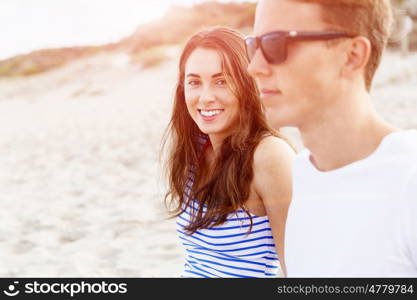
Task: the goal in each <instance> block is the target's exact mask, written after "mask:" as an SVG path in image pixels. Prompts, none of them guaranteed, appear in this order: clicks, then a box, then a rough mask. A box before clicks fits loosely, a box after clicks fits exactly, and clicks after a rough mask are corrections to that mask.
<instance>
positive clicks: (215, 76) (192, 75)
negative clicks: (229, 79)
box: [186, 73, 223, 78]
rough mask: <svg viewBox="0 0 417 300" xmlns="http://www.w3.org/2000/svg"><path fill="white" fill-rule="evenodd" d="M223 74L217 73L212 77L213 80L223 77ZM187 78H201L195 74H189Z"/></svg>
mask: <svg viewBox="0 0 417 300" xmlns="http://www.w3.org/2000/svg"><path fill="white" fill-rule="evenodd" d="M222 76H223V73H216V74H213V75H211V78H217V77H222ZM186 77H200V75H198V74H195V73H188V74H187V76H186Z"/></svg>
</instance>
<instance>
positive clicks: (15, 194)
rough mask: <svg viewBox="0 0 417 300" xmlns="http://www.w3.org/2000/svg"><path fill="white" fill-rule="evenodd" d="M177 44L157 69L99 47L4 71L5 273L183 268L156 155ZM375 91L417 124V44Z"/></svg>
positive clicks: (0, 105)
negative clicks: (27, 71) (52, 63)
mask: <svg viewBox="0 0 417 300" xmlns="http://www.w3.org/2000/svg"><path fill="white" fill-rule="evenodd" d="M169 50H170V51H169V58H168V59H167V60H166V61H165V62H163V63H162V64H161V65H159V66H157V67H155V68H151V69H142V68H141V67H140V66H138V65H132V64H130V61H129V57H128V55H127V54H126V53H107V54H106V53H102V54H98V55H96V56H93V57H89V58H84V59H80V60H77V61H74V62H72V63H70V64H68V65H66V66H64V67H61V68H59V69H55V70H52V71H49V72H47V73H43V74H40V75H36V76H32V77H27V78H10V79H0V203H1V207H2V209H1V210H0V257H1V260H0V276H2V277H9V276H10V277H14V276H16V277H178V276H179V275H180V273H181V270H182V264H183V257H184V251H183V249H182V246H181V244H180V241H179V240H178V238H177V235H176V232H175V226H174V225H175V220H172V219H171V220H167V219H166V218H167V213H166V210H165V208H164V206H163V196H164V194H165V183H164V180H163V175H162V171H163V170H162V169H163V168H162V166H161V165H160V163H159V160H158V158H159V150H160V142H161V137H162V133H163V131H164V129H165V127H166V125H167V123H168V120H169V117H170V110H171V104H172V96H173V89H174V84H175V80H176V76H177V74H176V72H177V70H176V68H177V59H178V49H176V48H172V49H169ZM372 95H373V98H374V102H375V106H376V108H377V110H378V111H379V112H380V113H381V114H382V115H383V116H384V117H385V118H386V119H387V120H388V121H389V122H391V123H393V124H394V125H396V126H398V127H401V128H403V129H410V128H414V129H417V96H416V95H417V53H412V54H410V55H409V56H407V57H401V56H400V55H399V54H398V53H394V52H388V53H386V55H385V57H384V59H383V63H382V66H381V68H380V70H379V71H378V73H377V76H376V80H375V83H374V90H373V92H372ZM283 131H284V132H285V133H286V134H288V135H289V136H290V139H291V140H292V141H293V142H294V143H295V144H296V146H297V148H298V149H301V148H302V144H301V142H300V139H299V135H298V133H297V131H296V130H294V129H290V128H289V129H288V128H285V129H284V130H283Z"/></svg>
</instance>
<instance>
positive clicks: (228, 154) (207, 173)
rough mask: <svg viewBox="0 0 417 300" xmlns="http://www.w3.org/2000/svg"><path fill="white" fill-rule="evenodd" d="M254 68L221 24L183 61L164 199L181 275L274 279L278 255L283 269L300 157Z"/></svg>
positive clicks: (190, 47)
mask: <svg viewBox="0 0 417 300" xmlns="http://www.w3.org/2000/svg"><path fill="white" fill-rule="evenodd" d="M247 66H248V59H247V57H246V54H245V44H244V40H243V36H242V35H241V34H239V33H238V32H236V31H234V30H232V29H228V28H221V27H218V28H213V29H211V30H207V31H202V32H200V33H197V34H195V35H194V36H192V37H191V39H190V40H189V41H188V42H187V44H186V46H185V48H184V50H183V52H182V55H181V58H180V63H179V78H178V82H177V87H176V93H175V100H174V108H173V114H172V118H171V121H170V124H169V126H168V131H167V133H168V135H169V136H170V138H171V142H172V144H171V151H170V153H169V155H170V156H169V160H168V163H167V172H168V178H169V191H168V193H167V195H166V198H165V200H166V201H167V202H168V203H169V204H171V205H174V208H173V210H172V212H173V213H174V214H175V216H176V217H177V231H178V234H179V237H180V239H181V240H182V243H183V245H184V247H185V250H186V252H187V257H186V262H185V268H184V272H183V274H182V277H267V276H277V275H278V274H279V271H280V270H279V261H278V257H279V258H280V260H281V267H282V268H285V267H284V263H283V262H284V252H283V241H284V225H285V220H286V216H287V209H288V205H289V202H290V199H291V175H290V171H291V163H292V160H293V157H294V151H293V149H292V148H291V147H290V146H289V145H288V143H287V142H285V141H284V140H283V138H282V136H281V135H279V134H278V133H276V132H274V131H273V130H272V129H271V128H270V127H268V125H267V123H266V121H265V118H264V113H263V111H262V108H261V105H260V100H259V98H258V90H257V88H256V84H255V82H254V80H253V79H252V78H251V77H250V76H249V74H248V72H247V71H246V68H247ZM277 254H278V255H277ZM284 272H285V271H284Z"/></svg>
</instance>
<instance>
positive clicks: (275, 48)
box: [262, 34, 287, 64]
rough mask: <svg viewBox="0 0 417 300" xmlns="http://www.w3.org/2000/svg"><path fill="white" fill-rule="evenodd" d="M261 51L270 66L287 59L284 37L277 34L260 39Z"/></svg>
mask: <svg viewBox="0 0 417 300" xmlns="http://www.w3.org/2000/svg"><path fill="white" fill-rule="evenodd" d="M262 50H263V54H264V56H265V58H266V60H267V61H268V62H269V63H270V64H279V63H282V62H284V61H285V60H286V59H287V46H286V42H285V36H282V35H279V34H271V35H265V36H263V37H262Z"/></svg>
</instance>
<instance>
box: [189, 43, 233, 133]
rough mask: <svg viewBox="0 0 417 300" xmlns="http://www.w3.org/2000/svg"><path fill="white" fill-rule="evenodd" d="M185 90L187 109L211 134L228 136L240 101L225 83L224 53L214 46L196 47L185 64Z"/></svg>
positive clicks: (201, 127)
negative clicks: (222, 56) (221, 53)
mask: <svg viewBox="0 0 417 300" xmlns="http://www.w3.org/2000/svg"><path fill="white" fill-rule="evenodd" d="M184 75H185V76H184V94H185V102H186V105H187V108H188V112H189V114H190V116H191V118H192V119H193V120H194V122H195V123H196V124H197V126H198V127H199V128H200V130H201V131H202V132H203V133H205V134H208V135H210V136H213V135H216V136H218V137H221V138H223V139H224V138H226V137H227V136H229V135H230V134H231V133H232V132H233V130H234V129H235V128H236V124H237V120H238V114H239V102H238V99H237V98H236V96H235V95H234V94H233V93H232V91H231V89H230V87H229V86H228V85H227V83H226V79H225V76H224V73H223V70H222V61H221V56H220V54H219V53H218V51H216V50H213V49H205V48H196V49H195V50H194V51H193V52H192V53H191V55H190V57H189V58H188V60H187V62H186V64H185V74H184Z"/></svg>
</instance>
